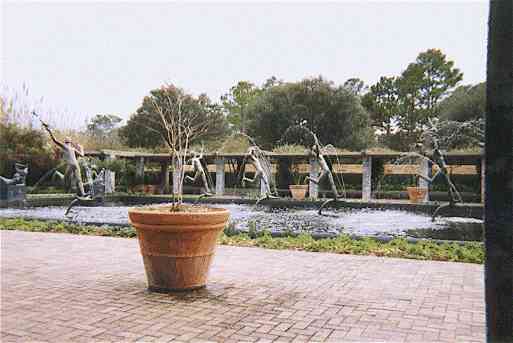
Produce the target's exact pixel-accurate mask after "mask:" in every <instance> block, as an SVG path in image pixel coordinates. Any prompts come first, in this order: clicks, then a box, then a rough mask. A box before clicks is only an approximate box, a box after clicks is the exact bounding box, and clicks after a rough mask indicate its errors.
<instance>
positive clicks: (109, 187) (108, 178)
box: [104, 170, 116, 194]
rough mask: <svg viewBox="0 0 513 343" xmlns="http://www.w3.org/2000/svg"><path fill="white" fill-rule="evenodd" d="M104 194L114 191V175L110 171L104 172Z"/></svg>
mask: <svg viewBox="0 0 513 343" xmlns="http://www.w3.org/2000/svg"><path fill="white" fill-rule="evenodd" d="M104 181H105V194H108V193H114V192H115V191H116V173H115V172H113V171H111V170H106V171H105V180H104Z"/></svg>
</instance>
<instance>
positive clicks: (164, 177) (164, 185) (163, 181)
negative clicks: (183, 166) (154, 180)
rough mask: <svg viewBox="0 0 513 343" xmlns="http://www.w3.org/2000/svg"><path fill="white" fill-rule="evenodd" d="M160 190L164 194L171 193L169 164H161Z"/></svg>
mask: <svg viewBox="0 0 513 343" xmlns="http://www.w3.org/2000/svg"><path fill="white" fill-rule="evenodd" d="M160 189H161V190H162V194H167V193H169V162H162V163H161V164H160Z"/></svg>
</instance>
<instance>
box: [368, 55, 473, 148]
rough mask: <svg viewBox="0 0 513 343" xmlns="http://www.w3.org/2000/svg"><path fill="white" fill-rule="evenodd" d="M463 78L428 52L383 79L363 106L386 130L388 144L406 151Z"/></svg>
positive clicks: (443, 57) (443, 58)
mask: <svg viewBox="0 0 513 343" xmlns="http://www.w3.org/2000/svg"><path fill="white" fill-rule="evenodd" d="M462 78H463V74H462V73H461V72H460V70H459V69H458V68H455V67H454V62H453V61H450V60H448V59H447V56H446V55H445V54H443V53H442V52H441V51H440V50H438V49H429V50H427V51H425V52H421V53H420V54H419V55H418V56H417V58H416V60H415V62H412V63H410V64H409V65H408V66H407V68H406V69H405V70H404V71H403V72H402V73H401V75H400V76H396V77H381V78H380V80H379V81H378V82H377V83H376V84H375V85H373V86H371V87H370V89H369V92H367V93H366V94H365V95H364V96H363V104H364V106H365V107H366V109H367V110H368V111H369V112H370V113H371V118H372V120H373V124H374V125H375V126H376V127H378V128H380V129H382V130H384V131H385V137H386V140H385V142H388V143H387V145H389V146H390V147H392V148H395V149H401V150H405V149H408V147H409V146H410V145H411V144H413V143H415V142H417V141H418V140H419V138H420V136H421V134H422V132H423V130H424V129H425V127H426V125H427V123H428V121H429V120H430V119H434V118H438V117H439V115H440V107H439V104H440V102H441V101H442V100H443V99H444V98H445V97H446V96H447V95H448V94H449V93H450V92H451V90H453V89H454V87H456V86H457V84H458V83H459V82H460V81H461V80H462ZM393 136H395V137H393ZM394 138H399V139H394ZM392 141H394V142H395V143H392ZM391 145H392V146H391Z"/></svg>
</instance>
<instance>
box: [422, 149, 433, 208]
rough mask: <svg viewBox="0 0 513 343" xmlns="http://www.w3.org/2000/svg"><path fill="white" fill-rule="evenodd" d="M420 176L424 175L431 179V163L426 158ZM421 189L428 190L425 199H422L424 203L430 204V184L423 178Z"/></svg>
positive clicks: (423, 160)
mask: <svg viewBox="0 0 513 343" xmlns="http://www.w3.org/2000/svg"><path fill="white" fill-rule="evenodd" d="M419 174H420V175H424V176H426V177H431V163H430V162H429V161H428V160H426V159H424V158H423V159H422V160H421V162H420V165H419ZM419 187H420V188H425V189H427V192H426V195H425V196H424V199H422V202H428V201H429V182H428V181H427V180H424V179H423V178H419Z"/></svg>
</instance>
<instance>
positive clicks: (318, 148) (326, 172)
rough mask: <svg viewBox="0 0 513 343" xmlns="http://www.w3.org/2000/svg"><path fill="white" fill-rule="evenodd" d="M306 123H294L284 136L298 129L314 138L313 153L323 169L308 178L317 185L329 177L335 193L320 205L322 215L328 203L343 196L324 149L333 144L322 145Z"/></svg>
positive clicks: (332, 190) (319, 211)
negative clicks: (316, 174)
mask: <svg viewBox="0 0 513 343" xmlns="http://www.w3.org/2000/svg"><path fill="white" fill-rule="evenodd" d="M305 125H306V121H303V122H301V123H300V124H297V125H293V126H291V127H289V128H287V130H285V133H284V134H283V137H284V138H286V137H287V135H288V134H289V133H291V132H292V131H293V130H296V131H304V132H306V133H307V134H309V135H310V136H311V138H312V139H313V142H311V143H312V145H311V153H312V155H313V158H315V160H316V161H317V163H318V164H319V166H320V169H321V171H320V174H319V175H318V176H317V177H312V176H308V177H307V178H306V180H307V181H311V182H313V183H314V184H316V185H319V184H320V183H321V182H322V181H323V180H324V179H328V181H329V184H330V187H331V192H332V195H333V198H332V199H328V200H326V201H324V202H323V203H322V204H321V206H320V207H319V210H318V213H319V215H322V210H323V208H324V207H325V206H326V205H328V204H329V203H331V202H336V201H339V200H340V199H341V197H340V195H339V193H338V190H337V186H336V185H335V180H334V178H333V174H332V172H331V170H330V168H329V165H328V163H327V162H326V159H325V158H324V156H323V150H326V149H327V148H328V147H332V145H327V146H325V147H322V145H321V144H320V142H319V139H318V138H317V135H316V134H315V133H314V132H313V131H312V130H310V129H308V128H307V127H306V126H305ZM307 144H308V143H307ZM308 145H309V144H308ZM339 162H340V161H339ZM342 183H343V181H342ZM342 188H343V190H344V192H343V194H344V197H343V198H345V187H344V186H343V187H342Z"/></svg>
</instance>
